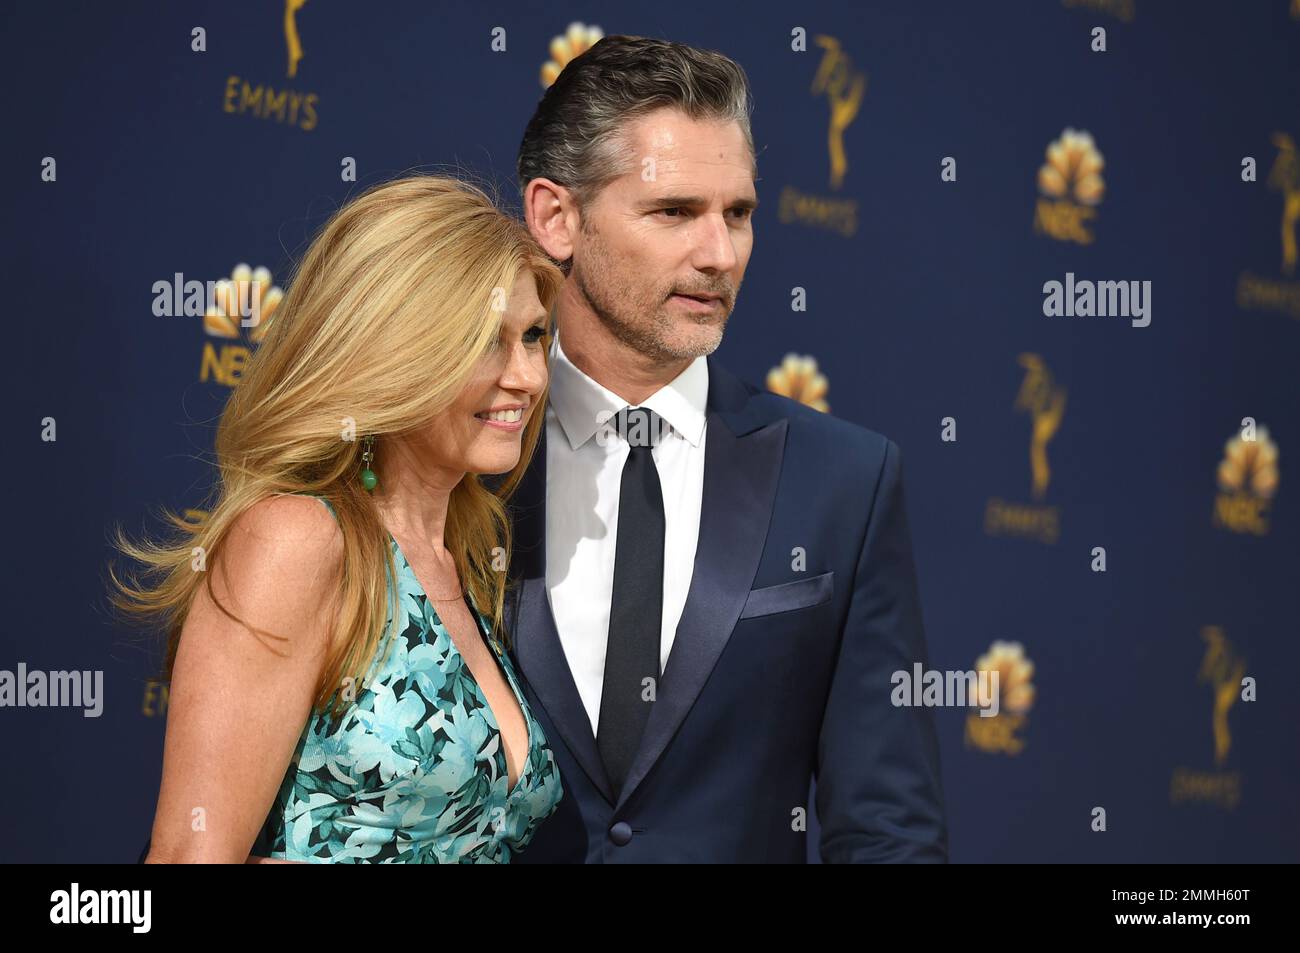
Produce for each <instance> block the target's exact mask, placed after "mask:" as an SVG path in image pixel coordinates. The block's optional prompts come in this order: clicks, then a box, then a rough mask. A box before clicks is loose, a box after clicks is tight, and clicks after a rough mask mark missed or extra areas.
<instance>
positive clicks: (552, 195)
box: [524, 178, 579, 261]
mask: <svg viewBox="0 0 1300 953" xmlns="http://www.w3.org/2000/svg"><path fill="white" fill-rule="evenodd" d="M578 214H579V213H578V207H577V203H576V202H575V200H574V198H573V193H572V192H570V191H569V190H568V189H567V188H566V187H565V186H563V185H560V184H558V183H556V182H552V181H551V180H550V179H543V178H537V179H530V180H529V182H528V185H527V186H525V187H524V221H525V222H526V223H527V224H528V230H529V231H530V232H532V235H533V238H535V239H537V244H539V245H541V246H542V249H543V250H544V251H545V252H546V254H548V255H550V256H551V257H552V258H554V259H555V260H556V261H567V260H568V259H569V258H571V257H573V236H574V235H575V234H576V233H577V230H578Z"/></svg>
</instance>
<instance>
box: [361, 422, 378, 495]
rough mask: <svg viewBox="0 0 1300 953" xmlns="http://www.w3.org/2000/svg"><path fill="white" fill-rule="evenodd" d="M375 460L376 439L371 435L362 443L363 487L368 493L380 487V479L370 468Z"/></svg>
mask: <svg viewBox="0 0 1300 953" xmlns="http://www.w3.org/2000/svg"><path fill="white" fill-rule="evenodd" d="M374 459H375V438H374V435H373V434H371V435H369V436H367V437H366V438H365V439H364V440H362V441H361V485H362V486H363V487H365V488H366V492H367V493H370V492H372V491H373V490H374V489H375V487H377V486H378V485H379V477H377V476H375V471H374V470H372V469H371V468H370V464H371V463H373V462H374Z"/></svg>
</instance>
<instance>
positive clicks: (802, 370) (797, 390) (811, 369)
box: [767, 354, 831, 414]
mask: <svg viewBox="0 0 1300 953" xmlns="http://www.w3.org/2000/svg"><path fill="white" fill-rule="evenodd" d="M830 388H831V385H830V383H829V382H828V381H827V380H826V375H825V374H823V373H822V372H821V371H819V370H818V369H817V359H816V358H815V357H811V356H810V355H806V354H805V355H800V354H787V355H786V356H785V360H783V361H782V362H781V364H780V366H778V367H774V368H772V369H771V370H770V371H768V372H767V389H768V390H770V391H771V392H772V393H774V394H780V395H781V396H782V397H789V398H790V399H791V400H797V401H799V403H801V404H806V405H807V406H809V407H811V408H813V409H814V410H820V411H821V412H822V413H824V414H825V413H829V412H830V409H831V406H830V404H828V403H826V393H827V391H829V390H830Z"/></svg>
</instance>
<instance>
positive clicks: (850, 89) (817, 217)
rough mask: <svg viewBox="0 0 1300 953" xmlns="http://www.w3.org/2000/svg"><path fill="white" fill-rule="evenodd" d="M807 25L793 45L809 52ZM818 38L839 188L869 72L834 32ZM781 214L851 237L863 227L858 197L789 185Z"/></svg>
mask: <svg viewBox="0 0 1300 953" xmlns="http://www.w3.org/2000/svg"><path fill="white" fill-rule="evenodd" d="M804 40H805V36H804V33H803V29H802V27H797V28H796V29H795V37H794V40H793V42H792V49H794V50H795V51H796V52H803V51H804V49H805V47H804V45H803V44H804ZM813 42H815V43H816V44H817V45H818V46H820V47H821V48H822V50H823V53H822V59H821V63H820V65H819V66H818V67H817V74H816V75H815V76H814V77H813V81H812V89H811V92H812V94H813V95H814V96H818V97H820V96H825V97H826V102H827V107H828V109H829V112H830V115H829V120H828V122H827V127H826V153H827V156H828V159H829V162H830V188H831V190H832V191H839V190H840V188H841V187H843V185H844V177H845V175H846V174H847V172H848V169H849V159H848V153H847V152H846V151H845V148H844V131H845V130H846V129H848V127H849V125H850V124H851V123H852V122H853V120H854V119H855V118H856V117H857V115H858V109H859V107H860V106H861V105H862V97H863V96H864V95H865V94H866V91H867V77H866V74H865V73H861V72H858V71H857V70H855V69H854V68H853V61H852V60H851V59H850V58H849V55H848V54H847V53H846V52H844V49H843V47H841V46H840V41H839V40H837V39H835V38H834V37H831V36H820V35H819V36H815V37H813ZM777 217H778V218H779V219H780V221H781V222H782V223H784V224H791V223H794V224H799V225H808V226H811V227H813V228H824V229H827V230H829V231H833V232H838V233H839V234H841V235H843V236H844V237H845V238H849V237H850V236H852V235H853V234H854V233H856V232H857V230H858V203H857V202H856V201H855V200H854V199H842V198H837V197H834V196H826V195H815V194H808V193H804V192H802V191H800V190H799V189H796V188H794V187H793V186H789V185H787V186H786V187H785V188H783V189H782V190H781V198H780V200H779V204H778V212H777Z"/></svg>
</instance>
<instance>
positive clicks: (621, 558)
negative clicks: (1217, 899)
mask: <svg viewBox="0 0 1300 953" xmlns="http://www.w3.org/2000/svg"><path fill="white" fill-rule="evenodd" d="M611 422H612V423H615V424H616V426H617V427H618V433H619V435H620V436H622V437H624V438H625V439H626V440H627V442H628V454H627V462H626V463H625V464H623V479H622V483H621V484H620V488H619V496H618V525H617V527H616V533H617V538H616V540H615V543H614V590H613V596H612V597H611V599H610V606H609V636H608V639H607V640H606V643H605V682H604V687H603V688H602V689H601V694H600V719H599V721H598V723H597V729H596V746H597V747H598V748H599V749H600V756H601V759H602V760H603V761H604V762H605V771H606V773H607V774H608V775H609V780H610V782H611V783H612V784H613V785H614V791H615V794H617V792H619V791H620V790H622V787H623V782H624V781H625V780H626V778H627V773H628V770H629V769H630V768H631V766H632V759H633V758H634V757H635V756H636V750H637V746H638V745H639V743H640V741H641V735H642V733H643V732H644V731H645V724H646V720H647V719H648V718H649V717H650V707H651V705H652V704H653V701H652V699H654V698H655V696H656V694H657V693H658V691H659V685H658V682H659V641H660V629H661V627H662V622H663V600H664V497H663V492H662V489H661V487H660V485H659V470H658V468H657V467H656V466H655V461H654V457H653V456H652V455H651V449H652V448H653V447H654V445H655V444H656V443H657V442H658V440H659V435H660V429H661V428H662V427H663V426H664V424H663V422H662V420H661V418H660V417H659V415H658V414H656V413H655V412H654V411H653V410H649V409H647V408H645V407H629V408H626V409H624V410H623V411H621V412H620V413H619V414H618V415H617V417H615V418H614V420H613V421H611ZM647 679H650V680H651V681H650V682H649V683H647V681H646V680H647Z"/></svg>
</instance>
